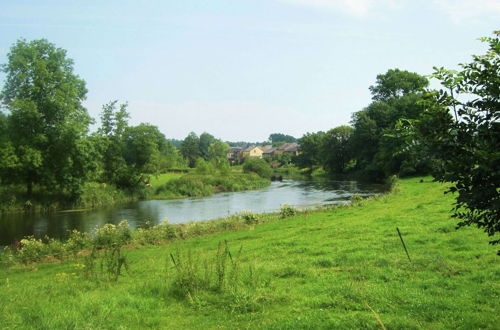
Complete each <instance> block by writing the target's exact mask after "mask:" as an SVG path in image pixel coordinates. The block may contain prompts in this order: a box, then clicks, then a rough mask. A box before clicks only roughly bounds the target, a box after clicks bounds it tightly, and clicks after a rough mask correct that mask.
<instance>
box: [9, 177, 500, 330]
mask: <svg viewBox="0 0 500 330" xmlns="http://www.w3.org/2000/svg"><path fill="white" fill-rule="evenodd" d="M443 191H444V187H443V186H442V185H441V184H438V183H432V182H430V180H429V179H425V180H424V182H420V179H406V180H401V181H400V186H399V191H398V192H396V193H393V194H390V195H388V196H384V197H378V198H375V199H371V200H367V201H356V203H355V204H357V205H355V206H353V207H341V208H336V209H330V210H324V211H310V212H305V213H304V212H302V213H298V214H295V215H294V214H293V213H294V212H283V214H282V215H264V216H260V215H252V214H247V215H245V214H243V215H241V216H239V217H237V218H234V219H226V220H219V221H218V222H215V223H212V224H208V223H207V224H205V225H200V226H201V227H198V229H196V226H197V225H196V224H189V225H184V226H183V228H184V229H183V231H180V229H179V228H181V227H182V226H181V227H175V226H164V227H156V229H154V231H151V232H146V231H144V232H143V233H141V231H135V232H132V233H131V236H132V237H129V238H128V241H130V240H132V242H133V244H129V245H128V246H127V248H126V249H123V250H122V252H121V254H120V257H122V256H123V255H126V265H127V266H128V271H126V270H125V268H123V269H122V273H121V275H120V276H118V280H117V281H115V280H114V279H112V278H109V277H107V276H105V275H106V269H108V270H111V271H113V269H115V270H116V268H113V267H109V266H112V265H113V263H112V262H111V263H110V262H106V260H108V261H109V260H111V261H112V260H113V259H112V258H111V259H110V258H108V259H106V258H105V255H104V253H102V255H101V256H102V259H100V260H101V261H100V262H101V263H100V264H101V265H103V266H104V271H103V274H101V273H99V267H95V266H94V267H93V269H94V270H95V272H96V273H99V274H94V275H95V276H93V275H92V274H90V275H89V271H88V270H90V269H92V265H91V263H89V262H90V261H89V260H91V259H89V258H88V255H89V252H87V253H83V254H82V253H79V254H77V256H76V257H68V258H65V259H63V261H55V262H44V263H32V264H27V265H21V264H15V265H12V266H10V267H8V268H3V269H0V286H1V288H2V290H0V299H1V301H2V304H1V305H0V324H1V325H2V327H4V328H104V329H106V328H109V329H116V328H120V327H121V328H146V327H152V328H170V329H171V328H175V329H187V328H263V329H297V328H299V329H305V328H308V329H309V328H311V329H331V328H339V329H344V328H347V329H349V328H373V329H376V328H381V327H382V324H383V326H385V327H387V328H388V329H390V328H398V329H419V328H432V329H442V328H450V329H457V328H458V329H476V328H486V329H488V328H489V329H495V328H497V326H498V324H499V322H500V317H499V316H498V313H497V311H498V310H499V309H500V300H499V299H498V297H499V294H500V283H499V280H500V267H499V259H498V256H496V249H495V248H494V247H492V246H489V245H487V241H488V238H487V237H485V235H484V234H483V233H482V232H480V231H478V230H477V229H473V228H468V229H461V230H459V231H455V230H454V221H453V220H451V219H450V217H449V210H450V207H451V203H452V197H451V196H449V195H443ZM223 223H226V225H223ZM396 227H399V229H400V230H401V232H402V235H403V237H404V240H405V243H406V245H407V247H408V250H409V253H410V256H411V259H412V261H411V262H410V261H409V260H408V258H407V256H406V254H405V252H404V250H403V248H402V246H401V242H400V239H399V237H398V234H397V232H396ZM225 229H227V230H225ZM110 232H112V231H108V230H104V231H102V232H101V233H100V235H102V238H105V237H107V236H106V235H108V234H109V233H110ZM153 232H155V233H157V234H158V235H159V236H160V237H159V238H161V239H160V240H158V241H155V240H151V241H150V242H148V241H147V240H144V239H145V237H149V238H151V236H152V235H153ZM181 232H185V235H184V239H182V235H180V234H179V233H181ZM207 232H211V234H207ZM123 233H126V231H124V232H123ZM144 235H146V236H144ZM99 237H101V236H99ZM120 237H124V238H125V237H128V234H127V235H125V234H124V235H122V236H120ZM140 237H142V241H141V240H140ZM165 239H166V241H165ZM75 241H77V240H76V239H75ZM100 242H101V243H100V244H104V243H103V242H106V239H100ZM155 242H156V243H157V245H149V243H155ZM141 244H145V245H141ZM108 256H111V254H108ZM116 260H118V259H116ZM97 261H99V260H97ZM103 261H104V262H103ZM90 273H91V272H90Z"/></svg>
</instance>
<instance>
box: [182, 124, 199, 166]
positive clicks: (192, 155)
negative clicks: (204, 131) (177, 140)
mask: <svg viewBox="0 0 500 330" xmlns="http://www.w3.org/2000/svg"><path fill="white" fill-rule="evenodd" d="M180 150H181V154H182V156H184V158H186V160H187V161H188V165H189V167H191V168H193V167H195V166H196V160H197V159H198V157H200V138H199V137H198V135H196V133H194V132H191V133H189V134H188V136H186V138H185V139H184V140H183V141H182V144H181V148H180Z"/></svg>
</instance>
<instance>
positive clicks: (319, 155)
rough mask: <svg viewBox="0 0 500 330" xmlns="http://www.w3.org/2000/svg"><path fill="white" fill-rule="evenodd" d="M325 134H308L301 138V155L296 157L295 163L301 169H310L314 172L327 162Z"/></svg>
mask: <svg viewBox="0 0 500 330" xmlns="http://www.w3.org/2000/svg"><path fill="white" fill-rule="evenodd" d="M324 138H325V133H324V132H317V133H306V134H304V136H302V138H300V140H299V143H300V150H301V153H300V155H299V156H297V157H296V160H295V163H296V164H297V166H299V167H300V168H308V169H309V170H310V172H312V171H313V170H314V169H315V168H318V167H322V166H323V164H324V161H325V154H324V151H323V143H324V142H323V141H324Z"/></svg>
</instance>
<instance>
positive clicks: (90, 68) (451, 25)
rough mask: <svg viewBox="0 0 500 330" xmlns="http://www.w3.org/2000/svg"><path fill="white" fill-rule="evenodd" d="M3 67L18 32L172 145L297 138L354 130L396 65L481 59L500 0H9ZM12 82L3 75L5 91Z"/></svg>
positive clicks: (421, 69) (92, 107)
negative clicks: (203, 138)
mask: <svg viewBox="0 0 500 330" xmlns="http://www.w3.org/2000/svg"><path fill="white" fill-rule="evenodd" d="M0 5H1V7H0V8H2V9H1V11H0V63H5V62H6V55H7V53H8V51H9V48H10V47H11V45H12V44H13V43H14V42H15V41H16V40H17V39H19V38H25V39H27V40H32V39H38V38H46V39H48V40H49V41H50V42H52V43H54V44H56V45H57V46H58V47H62V48H64V49H66V50H67V51H68V56H69V57H70V58H72V59H73V60H74V61H75V73H77V74H78V75H79V76H80V77H81V78H83V79H84V80H85V81H86V83H87V88H88V90H89V92H88V94H87V100H86V102H85V106H86V107H87V109H88V111H89V113H90V114H91V115H92V116H93V117H94V118H98V116H99V113H100V111H101V107H102V105H103V104H105V103H107V102H108V101H110V100H119V101H120V102H125V101H127V102H128V103H129V112H130V113H131V123H132V124H138V123H140V122H149V123H151V124H154V125H157V126H158V127H159V128H160V130H161V131H162V132H163V133H164V134H165V135H166V136H167V137H168V138H184V137H185V136H186V135H187V134H188V133H189V132H190V131H194V132H196V133H198V134H200V133H202V132H204V131H207V132H209V133H211V134H213V135H215V136H216V137H219V138H222V139H224V140H231V141H236V140H246V141H263V140H265V139H267V137H268V136H269V134H270V133H274V132H281V133H285V134H291V135H294V136H296V137H300V136H302V135H303V134H304V133H306V132H312V131H319V130H328V129H330V128H333V127H336V126H339V125H343V124H348V123H349V121H350V117H351V114H352V113H353V112H355V111H358V110H361V109H362V108H363V107H365V106H366V105H368V104H369V103H370V93H369V90H368V87H369V86H370V85H372V84H373V83H374V81H375V78H376V75H377V74H380V73H384V72H386V71H387V70H388V69H391V68H396V67H397V68H400V69H404V70H409V71H414V72H417V73H420V74H424V75H427V74H430V73H431V72H432V67H433V66H444V67H447V68H457V63H460V62H467V61H469V60H470V58H471V55H472V54H479V53H482V52H484V50H485V45H483V44H481V43H480V42H479V41H477V38H478V37H481V36H487V35H491V32H492V31H493V30H498V29H500V24H499V23H500V1H498V0H475V1H474V0H454V1H453V0H428V1H407V0H400V1H396V0H377V1H375V0H351V1H339V0H267V1H264V0H245V1H243V0H242V1H237V0H227V1H219V0H211V1H188V0H186V1H127V0H121V1H110V0H108V1H102V0H100V1H94V0H85V1H44V0H39V1H24V0H16V1H11V0H0ZM3 78H4V76H3V75H2V76H0V81H1V83H2V84H3Z"/></svg>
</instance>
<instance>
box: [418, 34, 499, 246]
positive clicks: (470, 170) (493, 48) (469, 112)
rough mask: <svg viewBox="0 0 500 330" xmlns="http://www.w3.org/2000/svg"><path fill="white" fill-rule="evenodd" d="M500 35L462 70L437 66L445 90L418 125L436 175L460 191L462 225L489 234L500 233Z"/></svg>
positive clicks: (457, 213) (457, 212)
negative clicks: (485, 50)
mask: <svg viewBox="0 0 500 330" xmlns="http://www.w3.org/2000/svg"><path fill="white" fill-rule="evenodd" d="M499 35H500V33H499V32H496V36H495V37H489V38H483V39H482V41H483V42H487V43H488V45H489V49H488V51H487V53H486V54H484V55H474V56H473V60H472V62H471V63H467V64H461V67H462V70H461V71H458V72H456V71H449V70H446V69H444V68H435V73H434V75H433V76H434V77H435V78H437V79H438V80H439V81H440V82H441V83H442V84H443V86H444V87H446V89H445V90H440V91H439V92H437V93H436V92H434V93H431V94H430V96H432V97H433V100H431V101H433V102H428V103H427V105H428V109H427V111H426V114H425V117H424V118H423V119H422V120H421V121H418V122H414V123H413V124H414V128H415V129H416V131H417V133H418V136H419V138H420V139H419V141H420V142H421V143H423V144H424V145H425V146H426V147H427V148H428V150H429V151H430V152H431V153H432V155H433V156H434V158H435V159H436V162H435V170H434V173H433V174H434V177H435V178H436V180H438V181H440V182H450V183H453V186H452V187H450V189H449V192H452V193H457V194H458V195H457V197H456V202H455V206H454V217H456V218H458V219H459V220H460V222H459V223H458V226H459V227H461V226H470V225H475V226H477V227H478V228H482V229H484V231H485V232H486V233H487V234H488V235H489V236H494V235H495V234H497V233H499V232H500V150H499V146H500V101H499V95H500V41H499ZM435 103H437V105H436V104H435ZM451 109H453V110H454V115H455V119H453V117H452V116H451V115H450V110H451ZM490 243H491V244H499V243H500V239H496V240H492V241H491V242H490ZM499 254H500V251H499Z"/></svg>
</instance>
